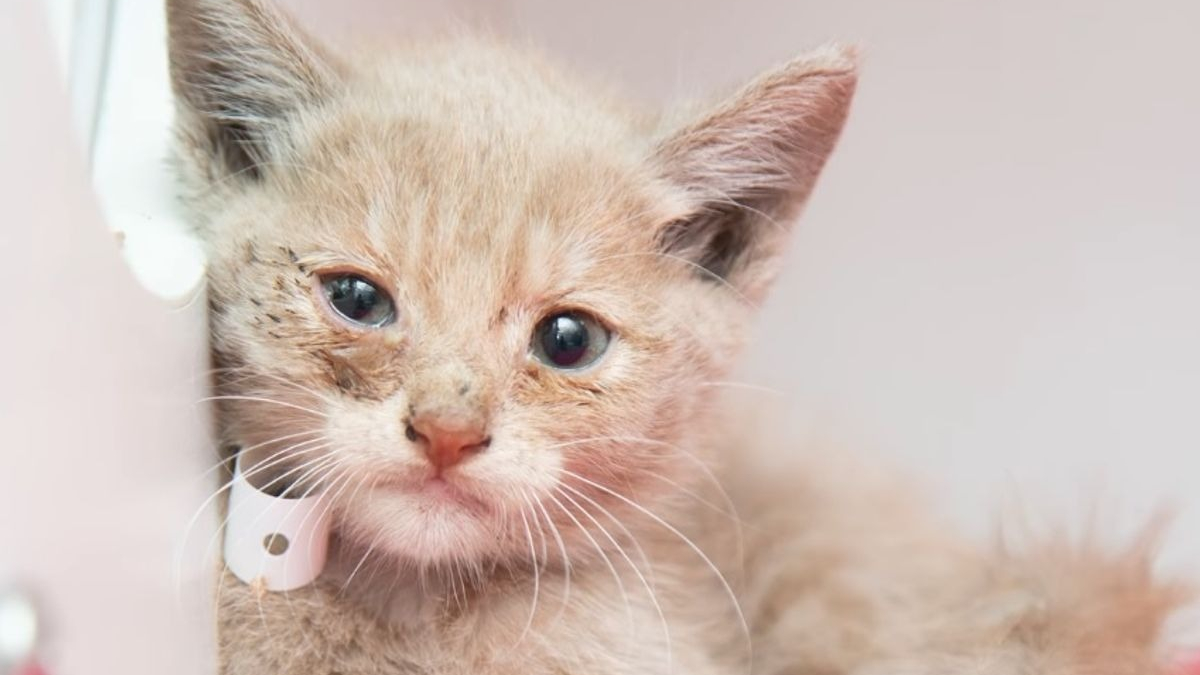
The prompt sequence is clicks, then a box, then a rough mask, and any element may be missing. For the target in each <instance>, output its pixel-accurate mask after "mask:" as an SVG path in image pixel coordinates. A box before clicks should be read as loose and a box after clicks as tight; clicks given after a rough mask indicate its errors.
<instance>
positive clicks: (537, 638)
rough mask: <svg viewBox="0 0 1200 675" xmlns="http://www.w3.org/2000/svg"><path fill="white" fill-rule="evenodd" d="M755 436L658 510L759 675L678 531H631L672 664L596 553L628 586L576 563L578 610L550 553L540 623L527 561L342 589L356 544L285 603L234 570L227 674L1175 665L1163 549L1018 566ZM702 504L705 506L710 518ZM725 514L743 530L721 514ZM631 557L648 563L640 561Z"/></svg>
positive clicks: (830, 465)
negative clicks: (710, 479) (473, 577)
mask: <svg viewBox="0 0 1200 675" xmlns="http://www.w3.org/2000/svg"><path fill="white" fill-rule="evenodd" d="M737 419H740V420H742V421H746V419H747V417H746V416H738V418H737ZM765 421H769V418H768V420H765ZM722 440H723V441H724V442H730V441H729V439H722ZM740 440H741V441H746V442H747V443H748V445H747V444H744V443H741V442H739V445H738V447H739V448H741V449H745V448H746V447H752V448H754V453H755V454H757V455H758V459H759V460H762V463H761V464H760V462H758V461H754V460H753V459H751V458H746V457H743V459H744V460H745V461H740V462H738V465H737V468H735V467H733V466H727V467H725V469H724V470H720V471H719V473H718V475H719V477H720V478H721V480H722V483H723V484H724V486H725V488H726V490H725V492H727V493H728V497H729V499H730V500H731V503H730V502H727V501H726V500H725V498H726V495H725V494H723V493H722V492H718V491H717V490H715V489H714V488H712V487H711V484H709V485H708V486H705V485H698V486H695V489H694V490H690V491H691V492H693V494H694V495H696V497H684V498H682V499H681V500H680V501H679V502H678V503H677V504H676V508H672V509H667V510H663V511H660V513H662V514H663V515H664V516H665V517H667V518H670V519H671V520H672V522H673V523H675V524H677V525H679V527H680V528H681V529H682V531H683V533H684V534H685V535H686V536H688V537H689V538H691V539H692V540H693V541H695V542H696V543H697V544H698V545H699V546H701V547H702V548H703V549H704V551H705V552H706V554H707V555H709V556H710V557H711V558H712V559H713V561H714V562H715V563H716V564H717V565H718V566H719V567H720V568H721V570H722V572H723V574H724V575H725V576H726V578H727V579H728V580H729V582H730V584H731V585H732V587H733V589H734V591H735V593H736V595H737V598H738V602H739V603H740V605H741V607H742V609H743V611H744V612H745V615H746V619H747V621H748V625H749V628H750V632H751V639H752V644H753V654H752V658H753V662H752V663H753V667H752V670H747V666H748V660H747V659H748V657H749V656H750V655H749V654H748V653H747V650H746V641H745V637H744V633H743V631H742V629H741V627H740V626H741V624H740V619H739V616H738V614H737V613H736V612H735V611H733V609H732V607H731V605H730V601H729V596H728V595H727V594H726V593H725V590H724V588H723V587H722V586H721V584H720V583H718V582H717V581H716V579H715V577H714V575H713V573H712V571H711V570H710V569H709V568H708V567H707V565H706V564H705V563H704V562H703V561H702V560H701V559H700V558H699V557H698V556H697V555H696V554H695V552H694V551H693V550H691V549H690V548H689V547H688V546H687V545H685V544H683V543H682V541H681V540H680V539H678V538H676V537H674V536H671V535H669V534H668V535H666V536H664V535H663V531H662V530H661V528H656V527H655V526H654V525H653V524H652V523H646V522H643V523H640V524H639V523H638V522H637V521H631V522H630V527H632V528H633V529H634V531H636V532H637V533H638V537H639V543H640V545H641V546H642V548H643V549H644V553H645V556H646V558H648V559H650V560H651V561H654V564H653V565H652V566H651V567H650V568H649V569H650V572H649V574H652V575H653V579H652V582H651V583H652V587H653V588H654V590H655V597H656V599H657V601H658V602H659V603H660V606H661V607H662V609H663V611H664V612H665V614H666V616H667V617H668V619H667V622H668V625H669V628H670V642H671V645H670V650H669V653H670V654H671V658H672V661H673V669H671V670H668V667H667V661H666V658H667V654H668V648H667V644H666V639H665V637H664V630H663V625H662V620H661V618H660V617H659V615H658V612H657V609H656V608H655V606H654V604H653V603H652V602H651V600H650V596H649V595H648V594H647V593H646V591H645V587H644V586H643V585H642V581H641V579H640V578H639V577H638V576H637V574H636V573H635V572H634V571H633V566H632V565H631V564H630V561H629V560H626V559H625V558H624V557H623V556H622V554H621V553H620V552H619V551H618V550H616V548H615V547H612V546H610V545H607V542H605V543H604V544H602V546H603V547H604V549H605V551H606V555H607V556H608V557H609V558H610V559H611V560H612V561H613V567H614V568H615V569H616V571H617V573H618V574H619V575H620V576H621V585H620V586H618V584H617V582H616V581H614V578H613V572H612V569H611V568H609V567H608V566H607V565H605V564H604V563H603V562H601V561H599V560H591V561H574V562H575V563H577V564H576V565H575V566H573V567H572V571H571V576H570V581H569V591H568V597H567V602H566V603H565V604H564V602H563V600H564V591H565V590H566V589H567V586H568V582H567V580H566V579H565V576H564V574H563V573H562V569H561V565H560V564H559V563H560V559H558V558H556V557H555V553H554V543H553V542H552V541H551V542H550V543H549V544H548V545H549V547H550V551H551V552H550V554H549V559H548V564H547V568H546V569H543V570H542V571H541V574H540V576H539V586H540V588H539V591H538V600H537V609H536V615H535V616H536V620H535V621H534V622H533V623H532V624H531V625H529V627H528V629H527V628H526V626H527V622H528V618H529V615H530V610H531V606H532V603H533V599H534V588H533V574H532V571H531V570H530V569H528V568H525V569H518V570H497V571H496V573H495V574H494V575H491V576H488V577H486V578H485V579H484V583H483V584H481V585H480V586H478V587H475V588H468V589H467V590H466V591H465V592H464V591H463V590H461V587H459V586H457V584H458V583H460V582H459V580H457V579H447V578H428V577H427V578H424V579H422V578H418V577H417V576H415V575H414V574H412V573H411V571H410V572H409V573H407V574H406V573H404V572H401V573H400V574H398V575H392V576H388V573H389V572H395V570H388V569H386V568H385V569H382V570H373V569H371V568H369V567H366V566H364V567H362V568H358V570H357V573H355V579H354V580H353V581H351V583H350V586H349V588H348V589H347V587H346V586H345V581H346V579H347V577H348V576H349V575H348V571H349V572H351V573H353V572H354V568H355V567H356V566H357V563H358V562H359V560H360V558H359V557H358V555H357V552H356V553H355V554H351V555H349V556H347V557H346V558H343V559H342V560H341V561H340V562H337V563H335V564H333V565H332V568H331V569H330V570H329V572H328V573H327V574H326V575H325V576H324V577H323V578H322V580H321V581H320V583H318V584H317V585H315V586H313V587H310V588H306V589H303V590H301V591H298V592H293V593H289V594H270V593H268V594H260V593H256V592H254V591H253V590H252V589H250V588H249V587H247V586H246V585H245V584H243V583H242V582H240V581H238V580H237V579H235V578H234V577H233V576H232V575H231V574H229V573H228V572H226V573H225V574H223V576H222V580H221V589H220V591H219V592H220V594H221V595H220V602H219V613H220V617H221V624H220V628H221V641H220V645H221V660H222V672H225V673H229V674H230V675H248V674H251V673H253V674H257V673H268V672H269V673H294V674H296V675H318V674H321V675H324V674H326V673H341V674H345V675H349V674H351V673H404V674H406V675H408V674H412V675H418V674H419V675H483V674H486V675H533V674H542V673H545V674H553V675H592V674H604V675H645V674H651V673H653V674H656V675H657V674H663V673H668V672H674V673H679V674H684V673H686V674H689V675H708V674H709V673H713V674H723V675H740V674H744V673H748V672H752V673H756V674H761V675H838V674H851V673H853V674H857V675H963V674H966V673H970V674H972V675H1159V674H1163V673H1168V672H1170V671H1169V669H1168V668H1167V667H1166V665H1164V664H1169V663H1170V659H1169V657H1167V656H1165V653H1164V652H1163V651H1162V650H1161V649H1160V647H1161V645H1159V644H1158V638H1159V637H1160V630H1161V627H1162V625H1163V622H1164V620H1165V618H1166V617H1167V616H1168V614H1169V613H1170V612H1171V611H1172V610H1174V609H1176V608H1177V607H1178V606H1179V605H1180V603H1181V602H1182V600H1183V599H1184V597H1185V592H1184V589H1183V588H1181V587H1179V586H1173V585H1167V584H1156V583H1155V582H1154V581H1153V579H1152V573H1151V565H1152V559H1151V556H1152V553H1153V550H1152V548H1151V547H1150V546H1149V542H1143V543H1142V544H1141V545H1139V546H1135V547H1131V548H1130V549H1129V550H1127V551H1125V552H1121V553H1117V552H1113V551H1110V550H1108V551H1106V550H1104V548H1103V547H1100V546H1097V545H1093V544H1088V543H1083V542H1080V543H1079V544H1078V545H1074V546H1072V545H1069V544H1067V543H1066V542H1065V541H1063V540H1058V541H1047V542H1044V543H1043V544H1042V545H1040V546H1031V547H1028V548H1024V549H1022V550H1021V551H1019V552H1016V551H1014V552H1007V551H1004V550H1001V549H995V550H985V549H979V548H976V547H973V546H971V545H969V544H967V543H966V542H964V541H963V540H961V539H958V538H957V537H955V536H954V535H953V534H952V533H950V532H949V531H948V530H947V528H946V527H945V524H944V523H942V522H940V521H938V520H937V519H935V518H933V517H931V516H930V515H929V513H928V512H927V511H925V509H924V504H923V501H922V500H921V499H919V498H915V497H914V495H913V493H912V492H911V491H910V489H909V488H910V487H911V485H909V484H907V481H904V484H901V483H900V482H898V480H897V476H896V475H893V474H890V473H889V472H887V471H885V470H883V469H881V468H880V467H877V466H876V467H872V466H868V465H864V464H858V463H855V462H853V461H850V460H846V459H845V458H841V459H835V458H831V457H829V456H828V455H826V454H824V453H823V452H819V451H818V450H819V449H816V448H813V449H811V450H810V451H808V452H804V451H802V450H801V449H800V448H797V447H796V445H795V444H794V443H788V442H787V440H786V439H785V438H782V437H775V438H772V437H770V435H763V434H761V433H758V434H752V435H748V436H745V437H743V438H742V439H740ZM781 454H786V455H788V456H790V457H792V458H793V461H792V462H791V463H790V465H789V466H787V468H788V469H789V470H788V471H786V472H784V471H779V470H778V468H779V459H778V456H779V455H781ZM771 455H774V456H775V457H771ZM763 464H766V465H768V466H770V465H774V466H775V467H776V470H775V471H771V470H764V466H763ZM718 468H719V467H718ZM772 475H773V476H776V478H774V479H769V478H764V477H765V476H772ZM696 498H699V499H703V500H704V502H705V503H706V504H705V505H704V506H701V507H700V508H697V507H696V502H695V499H696ZM732 507H736V508H737V509H738V513H739V516H740V521H741V523H742V526H741V527H740V528H739V527H737V526H735V521H734V520H733V519H732V518H730V516H729V515H728V513H729V511H728V509H729V508H732ZM610 529H612V528H610ZM656 529H657V530H658V531H657V532H656V531H655V530H656ZM597 538H598V539H599V538H600V535H597ZM620 543H621V544H622V545H623V547H624V548H625V550H626V552H627V554H628V555H629V557H630V560H631V561H632V564H633V565H639V566H640V565H641V564H642V558H641V555H640V554H639V552H638V551H637V550H635V549H633V548H631V547H630V546H629V545H628V541H626V540H624V539H620ZM539 547H540V543H539ZM742 550H744V553H745V556H744V558H742V557H741V556H739V552H740V551H742ZM642 569H643V570H645V569H647V568H645V567H642ZM622 588H623V589H624V590H621V589H622ZM626 601H628V602H629V605H627V604H626ZM630 606H631V608H630Z"/></svg>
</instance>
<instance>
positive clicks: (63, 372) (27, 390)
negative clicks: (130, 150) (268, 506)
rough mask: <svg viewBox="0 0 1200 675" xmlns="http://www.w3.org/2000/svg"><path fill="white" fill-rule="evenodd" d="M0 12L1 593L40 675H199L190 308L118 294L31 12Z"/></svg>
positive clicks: (203, 637) (194, 341) (201, 646)
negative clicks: (15, 590) (27, 637)
mask: <svg viewBox="0 0 1200 675" xmlns="http://www.w3.org/2000/svg"><path fill="white" fill-rule="evenodd" d="M0 13H2V14H3V18H0V44H3V45H4V48H5V52H4V55H5V57H6V58H3V59H0V82H2V83H3V90H4V92H5V96H6V98H5V103H6V105H3V106H0V204H3V208H4V212H3V222H0V251H3V254H4V264H3V265H0V288H3V289H4V300H3V309H2V313H0V355H2V358H3V366H2V368H0V587H3V586H7V585H8V584H10V583H13V582H14V581H15V580H18V579H19V580H21V581H22V582H24V583H26V584H30V585H32V586H33V587H34V588H35V589H36V591H37V592H38V595H39V598H40V600H41V601H42V608H43V610H44V612H45V616H44V617H43V618H44V620H45V625H46V631H45V636H46V637H47V640H46V643H45V647H46V651H45V653H44V656H45V658H46V661H47V667H48V668H49V671H50V672H52V673H55V675H84V674H88V673H94V674H97V675H98V674H101V673H125V674H128V675H135V674H136V675H142V674H145V675H151V674H161V673H178V674H180V675H191V674H192V673H207V672H212V668H211V667H206V665H205V664H206V663H210V662H211V660H212V654H213V648H212V646H211V642H210V640H209V638H210V633H211V611H210V608H211V602H212V600H211V594H210V593H208V592H207V588H208V585H209V584H208V579H209V578H210V577H211V575H212V570H213V568H212V566H211V559H209V562H210V564H209V565H208V566H205V565H203V564H202V562H201V560H200V558H201V556H200V552H202V551H203V549H204V544H205V543H207V541H208V534H209V533H210V532H211V525H212V523H210V522H208V520H201V521H200V522H199V523H198V527H196V528H195V529H193V530H192V531H191V537H190V539H189V543H190V546H189V551H190V553H191V555H188V556H186V557H184V558H183V559H184V560H186V564H184V565H183V567H177V565H176V563H177V558H176V557H175V556H174V555H173V553H176V552H177V551H178V550H179V546H180V544H181V542H182V539H183V535H184V530H185V525H186V524H187V522H188V519H189V517H190V516H191V514H192V512H193V510H194V509H195V508H196V507H197V506H198V505H199V504H200V503H201V502H202V501H203V499H204V496H205V494H206V493H207V492H208V491H209V490H211V489H212V488H213V484H212V480H211V479H212V477H213V475H212V474H208V475H207V476H202V473H203V471H204V469H205V468H206V466H207V464H208V463H209V462H211V461H212V460H213V458H214V455H213V449H212V445H211V443H210V442H209V440H208V431H209V429H208V418H207V415H206V411H205V409H204V407H203V406H201V405H198V403H197V401H198V399H200V398H201V397H202V396H204V395H205V393H204V390H205V388H206V377H205V372H206V370H207V345H206V339H205V331H204V321H203V317H204V303H203V302H202V301H201V302H198V303H194V304H193V305H192V306H190V307H187V308H183V309H176V310H171V309H169V308H168V307H167V305H166V304H165V303H163V302H161V301H159V300H158V299H156V298H154V297H152V296H151V295H150V294H149V293H148V292H147V291H145V290H144V289H142V288H141V287H139V286H138V284H137V283H136V282H135V281H134V279H133V278H132V276H131V275H130V273H129V271H128V270H127V269H126V267H125V265H124V264H123V262H122V260H121V255H120V250H119V246H118V243H117V240H116V238H115V237H114V236H113V235H112V234H111V233H110V232H109V231H108V230H107V228H106V227H105V224H104V223H103V222H102V221H101V218H100V216H99V212H98V210H97V207H96V200H95V197H94V195H92V194H91V191H90V190H89V184H88V179H87V173H86V170H85V166H84V161H83V153H82V152H81V151H80V148H79V147H78V146H77V145H76V142H75V139H74V138H72V135H71V133H70V131H71V129H72V126H71V124H70V120H69V118H68V115H69V112H70V107H69V105H68V101H67V96H66V91H65V87H64V85H63V82H62V80H61V78H60V77H59V73H58V72H57V70H56V68H55V65H56V64H55V63H54V61H53V58H52V56H53V53H52V51H51V49H50V35H49V33H48V32H47V31H46V29H45V26H44V25H43V21H42V20H43V19H44V15H43V14H44V13H43V9H42V7H41V5H40V4H38V3H30V2H21V3H12V4H11V5H8V6H6V7H4V11H3V12H0ZM16 55H19V56H20V58H14V56H16ZM9 96H11V98H9ZM205 478H208V479H209V480H205ZM176 571H178V572H180V574H179V575H178V576H176V574H175V573H176ZM4 665H5V664H0V668H2V667H3V666H4Z"/></svg>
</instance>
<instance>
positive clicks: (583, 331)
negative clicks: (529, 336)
mask: <svg viewBox="0 0 1200 675" xmlns="http://www.w3.org/2000/svg"><path fill="white" fill-rule="evenodd" d="M610 337H611V334H610V333H609V331H608V329H607V328H605V327H604V326H603V325H602V324H601V323H600V322H599V321H597V320H596V319H595V318H594V317H592V316H590V315H588V314H585V313H583V312H561V313H557V314H552V315H550V316H548V317H546V318H544V319H542V321H541V322H540V323H538V326H537V329H536V330H534V334H533V345H532V347H533V355H534V356H535V357H537V359H538V360H539V361H541V362H542V363H544V364H546V365H548V366H550V367H551V368H557V369H559V370H574V369H578V368H583V367H585V366H588V365H591V364H592V363H595V362H596V360H597V359H599V358H600V357H601V356H603V355H604V352H605V351H606V350H607V349H608V342H609V338H610Z"/></svg>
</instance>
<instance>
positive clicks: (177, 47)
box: [167, 0, 340, 182]
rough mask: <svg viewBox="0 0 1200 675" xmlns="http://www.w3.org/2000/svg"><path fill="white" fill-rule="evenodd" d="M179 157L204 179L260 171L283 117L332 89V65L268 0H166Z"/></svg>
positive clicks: (335, 72) (280, 136) (282, 132)
mask: <svg viewBox="0 0 1200 675" xmlns="http://www.w3.org/2000/svg"><path fill="white" fill-rule="evenodd" d="M167 29H168V33H169V43H170V44H169V46H170V60H171V84H172V88H173V89H174V91H175V97H176V101H177V110H178V113H177V114H178V119H177V123H176V124H177V127H178V131H179V133H180V135H181V140H182V147H181V149H180V151H181V154H183V155H184V156H183V157H182V159H183V161H184V162H186V163H188V164H189V165H190V166H187V167H185V169H186V170H190V171H195V172H196V173H197V174H198V175H199V177H200V178H201V179H202V180H205V181H208V182H215V181H218V180H221V179H223V178H225V177H228V176H233V175H237V176H242V177H244V178H246V179H256V178H259V177H261V175H262V173H263V172H264V170H266V168H267V167H268V166H269V165H270V164H271V163H272V162H273V161H276V160H278V159H279V158H280V157H281V155H283V154H284V152H285V151H286V147H287V143H288V141H289V139H288V137H287V136H288V133H287V132H288V126H287V125H288V122H289V118H290V117H291V116H292V115H294V113H296V112H297V111H299V110H301V109H303V108H304V107H306V106H310V105H314V104H317V103H319V102H320V101H321V100H323V99H325V98H327V97H328V96H330V94H331V93H332V91H333V90H334V89H335V87H336V86H337V84H338V82H339V79H340V76H339V70H340V69H339V66H338V65H337V64H336V63H335V62H334V61H333V60H331V59H330V58H329V57H328V56H326V55H325V54H323V53H322V52H321V50H320V49H319V47H318V46H317V45H316V44H315V43H314V42H313V41H312V40H311V39H309V38H308V36H306V35H304V34H303V33H302V32H301V31H300V30H299V29H298V28H296V27H295V26H294V25H293V23H292V22H291V21H290V20H289V18H288V17H286V16H284V15H283V14H282V13H280V12H279V11H278V10H276V9H275V8H274V7H272V6H270V4H269V0H167Z"/></svg>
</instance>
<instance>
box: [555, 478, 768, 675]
mask: <svg viewBox="0 0 1200 675" xmlns="http://www.w3.org/2000/svg"><path fill="white" fill-rule="evenodd" d="M561 471H562V472H563V473H564V474H566V475H568V476H571V477H572V478H574V479H575V480H578V481H580V482H582V483H585V484H587V485H590V486H592V487H594V488H596V489H597V490H600V491H602V492H605V493H607V494H609V495H612V496H613V497H614V498H615V499H618V500H620V501H622V502H624V503H625V504H628V505H629V506H630V507H632V508H633V509H635V510H637V511H638V512H640V513H642V514H643V515H645V516H646V517H647V518H650V519H651V520H653V521H654V522H656V523H658V524H659V525H661V526H662V527H663V528H664V529H666V530H667V531H668V532H670V533H671V534H673V535H675V536H676V537H677V538H679V540H680V541H681V542H683V543H684V544H685V545H686V546H687V547H688V548H690V549H691V550H692V552H693V553H695V554H696V556H697V557H699V558H700V560H702V561H703V562H704V564H705V565H707V566H708V568H709V569H710V570H711V571H712V573H713V574H714V575H715V576H716V578H717V581H718V582H720V584H721V586H722V588H724V590H725V593H726V594H727V595H728V596H729V600H730V602H731V604H732V606H733V609H734V611H735V612H736V613H737V617H738V621H739V623H740V624H741V629H742V634H743V636H744V637H745V639H746V652H747V663H748V664H749V665H748V666H747V670H748V671H749V672H753V664H754V652H753V644H752V642H751V638H750V623H749V622H748V621H747V620H746V615H745V614H744V613H743V612H742V606H741V603H739V602H738V599H737V595H736V594H735V593H734V592H733V587H731V586H730V585H729V582H728V581H727V580H726V579H725V575H724V574H721V570H720V569H719V568H718V567H717V566H716V564H715V563H713V561H712V559H710V558H709V557H708V555H707V554H706V553H704V551H703V550H701V549H700V547H699V546H697V545H696V543H695V542H693V541H692V540H691V539H690V538H688V536H687V535H685V534H684V533H682V532H680V531H679V529H678V528H676V527H675V526H674V525H672V524H670V523H668V522H667V521H665V520H663V519H662V518H660V517H659V516H658V515H656V514H655V513H654V512H652V511H650V510H649V509H647V508H646V507H644V506H642V505H641V504H638V503H637V502H635V501H633V500H632V499H629V498H628V497H626V496H625V495H622V494H621V493H619V492H617V491H615V490H612V489H610V488H608V487H606V486H604V485H601V484H599V483H597V482H595V481H593V480H591V479H589V478H586V477H584V476H581V475H579V474H577V473H575V472H573V471H570V470H569V469H565V468H564V469H561Z"/></svg>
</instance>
